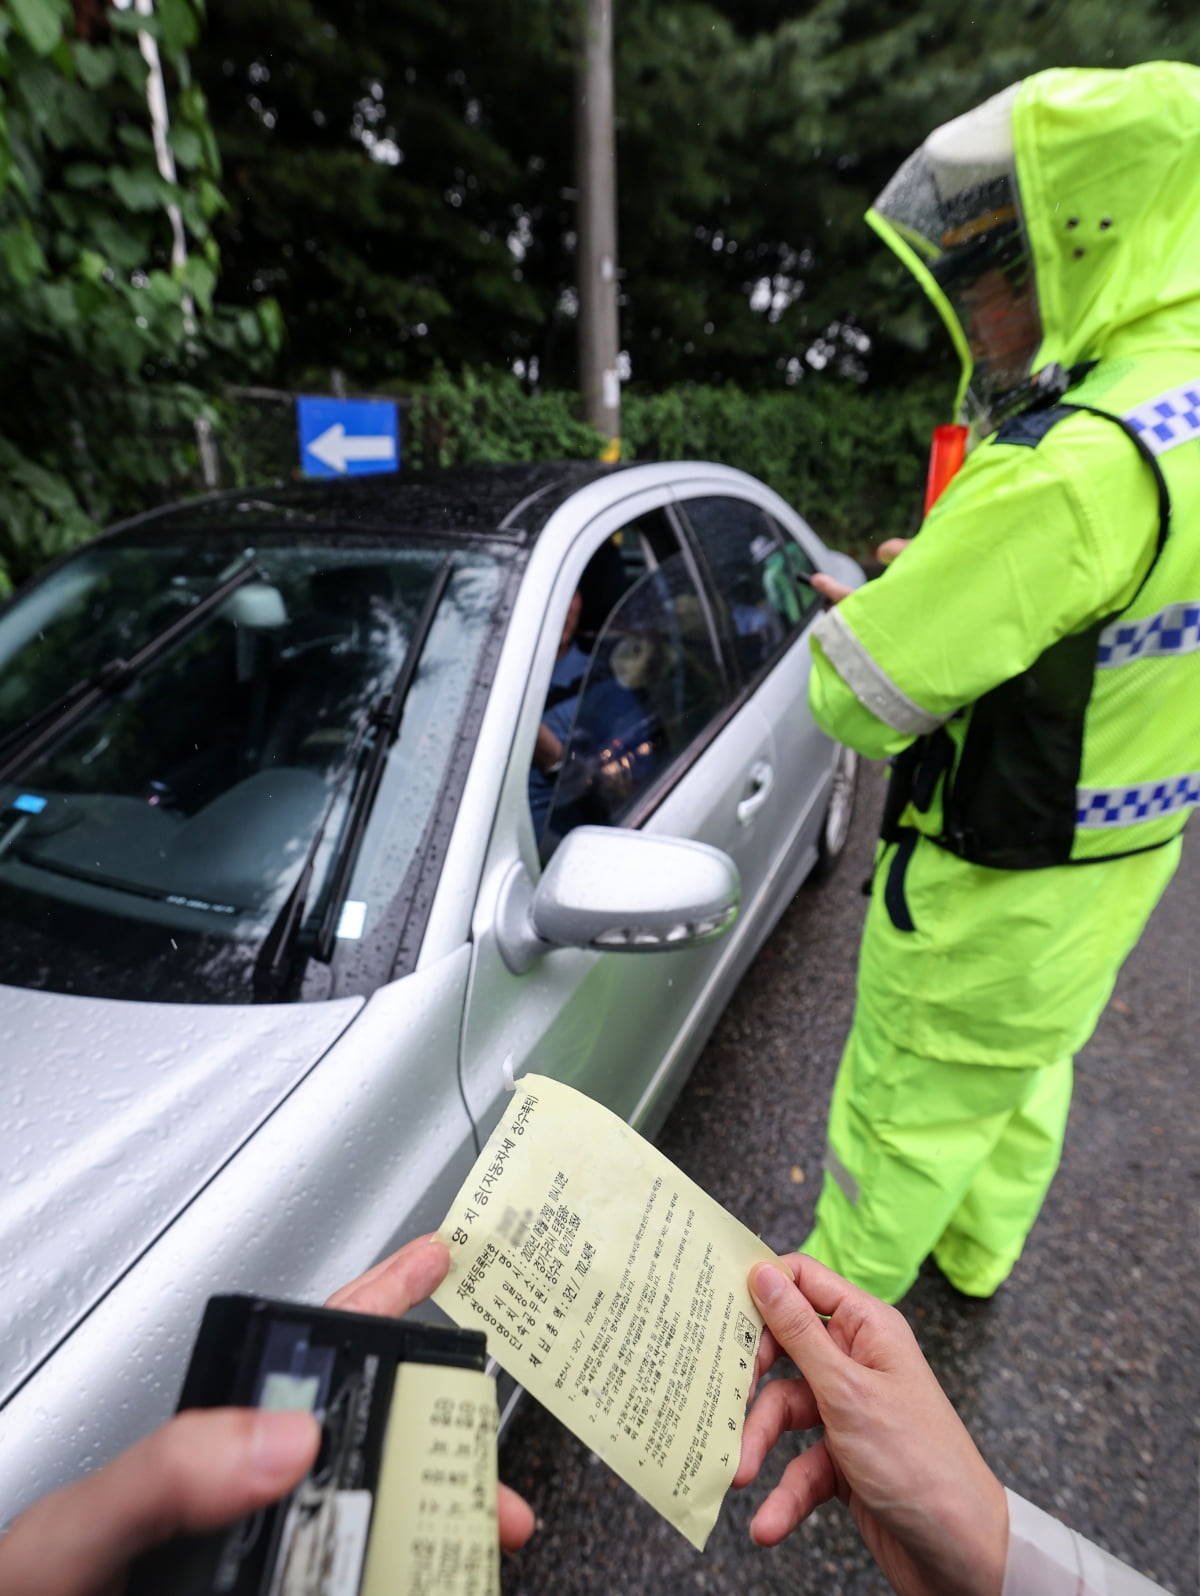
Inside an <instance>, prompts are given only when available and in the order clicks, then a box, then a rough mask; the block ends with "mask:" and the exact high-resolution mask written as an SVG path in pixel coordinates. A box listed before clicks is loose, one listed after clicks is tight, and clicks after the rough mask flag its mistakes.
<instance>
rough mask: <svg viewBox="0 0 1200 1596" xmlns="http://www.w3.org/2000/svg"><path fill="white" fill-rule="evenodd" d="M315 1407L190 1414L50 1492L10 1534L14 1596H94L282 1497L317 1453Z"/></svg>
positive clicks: (1, 1570)
mask: <svg viewBox="0 0 1200 1596" xmlns="http://www.w3.org/2000/svg"><path fill="white" fill-rule="evenodd" d="M319 1441H320V1430H319V1429H318V1427H317V1425H316V1423H315V1422H314V1420H313V1419H311V1418H310V1417H309V1416H308V1414H306V1413H298V1412H257V1411H251V1410H248V1409H235V1408H214V1409H210V1410H207V1411H203V1412H201V1411H199V1410H196V1411H192V1412H188V1413H180V1414H177V1415H176V1416H175V1418H173V1419H171V1420H170V1422H169V1423H167V1424H164V1425H163V1426H162V1427H161V1429H158V1430H155V1431H154V1433H153V1434H152V1435H148V1436H147V1437H146V1439H145V1440H143V1441H139V1442H138V1443H137V1445H136V1446H132V1447H130V1449H129V1450H128V1451H127V1452H122V1453H121V1455H120V1456H119V1457H117V1458H114V1459H113V1461H112V1462H111V1463H109V1464H108V1465H107V1466H106V1467H105V1468H102V1469H98V1470H97V1471H96V1472H95V1473H94V1474H89V1475H86V1476H85V1477H84V1478H83V1479H82V1480H79V1481H77V1482H76V1483H75V1484H74V1485H68V1486H67V1487H66V1488H65V1489H63V1490H61V1491H57V1492H55V1494H54V1495H53V1496H47V1497H45V1498H43V1500H42V1501H40V1502H38V1503H36V1504H35V1505H34V1506H33V1507H31V1508H30V1509H29V1511H28V1512H27V1513H25V1514H24V1515H23V1516H22V1517H21V1518H19V1519H18V1520H17V1521H16V1523H15V1524H14V1525H13V1526H12V1528H11V1529H10V1530H9V1532H8V1534H7V1536H5V1538H4V1540H3V1541H0V1589H3V1591H4V1593H5V1596H92V1593H99V1592H100V1591H103V1590H106V1589H107V1588H108V1585H109V1582H110V1581H111V1580H113V1579H114V1578H115V1577H116V1576H117V1575H118V1574H120V1573H121V1571H122V1570H124V1569H125V1568H127V1567H128V1565H129V1563H130V1562H131V1561H132V1559H133V1558H134V1557H136V1556H137V1555H138V1554H139V1553H140V1552H144V1551H148V1550H149V1549H150V1547H152V1546H155V1545H157V1544H158V1543H159V1542H161V1541H164V1540H166V1539H168V1537H169V1536H171V1535H174V1534H179V1533H181V1532H183V1533H190V1534H195V1533H198V1532H200V1531H203V1530H208V1529H214V1528H217V1527H218V1526H220V1525H222V1524H229V1523H232V1522H233V1521H234V1520H235V1519H238V1518H241V1517H242V1516H243V1514H246V1513H250V1512H253V1511H254V1510H255V1509H257V1508H260V1507H263V1506H265V1505H266V1504H267V1503H268V1502H272V1501H276V1500H277V1499H278V1498H279V1497H280V1496H282V1495H283V1494H284V1492H285V1491H287V1490H289V1489H290V1488H291V1487H292V1486H293V1485H295V1484H296V1483H297V1482H298V1481H299V1479H300V1478H301V1477H302V1475H303V1474H304V1472H305V1470H306V1469H308V1468H309V1467H310V1466H311V1464H312V1462H313V1459H314V1458H315V1456H316V1453H317V1446H318V1444H319Z"/></svg>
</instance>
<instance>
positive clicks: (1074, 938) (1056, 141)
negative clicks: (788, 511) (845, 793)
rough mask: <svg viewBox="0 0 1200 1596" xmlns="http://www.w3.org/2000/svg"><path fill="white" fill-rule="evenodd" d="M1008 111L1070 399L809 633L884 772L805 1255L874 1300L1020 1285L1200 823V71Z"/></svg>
mask: <svg viewBox="0 0 1200 1596" xmlns="http://www.w3.org/2000/svg"><path fill="white" fill-rule="evenodd" d="M1011 117H1012V129H1011V138H1012V146H1013V151H1014V161H1015V182H1016V188H1017V191H1018V194H1019V211H1020V215H1021V219H1022V221H1023V225H1024V228H1025V230H1026V233H1027V237H1028V247H1029V251H1030V254H1031V257H1032V270H1033V281H1034V283H1035V285H1036V295H1037V309H1038V314H1039V317H1040V331H1041V343H1040V346H1039V347H1038V348H1037V350H1036V353H1035V354H1034V356H1033V359H1032V363H1031V364H1032V371H1033V372H1034V374H1035V376H1036V374H1037V373H1039V372H1043V373H1044V372H1046V371H1048V370H1049V369H1051V368H1052V367H1054V366H1058V367H1061V368H1062V370H1063V371H1064V372H1067V371H1069V372H1070V373H1071V377H1070V379H1069V380H1068V381H1066V382H1063V383H1060V384H1059V385H1058V389H1057V391H1056V390H1055V389H1054V388H1053V386H1051V387H1050V388H1049V390H1047V389H1045V388H1044V387H1043V388H1042V389H1031V390H1030V393H1031V397H1032V398H1033V399H1034V400H1035V403H1034V404H1032V405H1030V406H1029V407H1027V408H1024V409H1018V410H1017V412H1016V413H1015V414H1010V416H1009V418H1008V419H1007V420H1006V421H1004V422H1003V424H1002V425H1000V426H999V428H998V430H995V431H993V432H992V433H991V435H990V436H988V437H987V438H986V439H984V440H983V441H980V442H978V444H977V446H976V447H975V448H974V449H973V450H972V451H971V453H970V454H969V456H968V458H967V461H966V463H965V465H964V466H963V468H962V470H961V472H960V473H959V475H958V476H957V477H956V478H955V479H954V481H953V482H952V483H951V484H950V486H949V487H948V488H947V490H946V491H945V492H944V494H943V495H942V497H941V498H940V499H939V500H938V502H937V504H936V505H935V507H934V508H933V510H932V511H931V512H930V514H929V516H928V517H927V519H926V521H925V524H924V526H923V527H922V530H921V533H920V536H919V537H918V538H917V539H916V540H915V541H914V542H913V544H912V545H911V547H909V548H908V549H907V550H906V551H905V552H904V553H903V554H902V555H901V556H900V558H899V559H898V560H897V561H896V562H895V564H894V565H893V566H892V567H890V568H889V570H888V571H887V572H886V573H885V575H884V576H883V577H882V579H881V580H879V581H877V582H873V583H871V584H869V585H868V586H867V587H865V588H863V589H860V590H859V591H858V592H856V593H853V594H852V595H851V596H850V597H848V598H847V599H845V600H844V601H843V602H842V604H840V605H839V606H838V607H837V609H835V610H833V611H831V612H830V613H829V614H828V615H826V616H825V617H824V618H823V619H822V621H821V622H820V623H819V624H818V626H817V627H816V629H815V633H814V639H813V659H814V670H813V675H812V681H811V688H810V700H811V704H812V708H813V712H814V714H815V715H816V717H817V720H818V721H819V722H820V724H821V725H822V726H823V727H824V728H825V730H826V731H828V732H829V733H830V734H831V735H832V736H833V737H835V738H837V739H838V740H839V741H841V742H844V743H846V744H848V745H850V746H851V747H853V748H856V749H858V750H859V752H861V753H863V754H866V755H868V756H870V757H873V758H880V757H883V756H888V755H898V756H900V757H899V759H898V761H897V775H896V776H895V777H894V778H893V780H894V783H895V786H894V789H893V793H892V802H891V804H890V809H891V813H890V816H889V819H888V823H887V827H886V830H885V840H884V842H883V843H882V844H881V850H880V856H879V859H878V862H877V868H876V872H875V878H874V886H873V892H872V901H871V905H870V909H869V912H868V920H867V927H866V931H865V933H864V940H863V947H862V954H861V962H860V968H859V982H858V1003H857V1010H856V1016H855V1023H854V1029H853V1031H852V1034H851V1037H850V1039H849V1042H848V1043H847V1048H846V1053H845V1056H844V1058H843V1062H842V1067H841V1071H840V1073H839V1078H838V1082H837V1085H836V1087H835V1093H834V1102H833V1106H832V1109H831V1115H830V1127H829V1153H828V1158H827V1174H826V1180H825V1185H824V1189H823V1191H822V1194H821V1198H820V1201H819V1204H818V1210H817V1224H816V1228H815V1230H814V1231H813V1233H812V1235H811V1236H810V1237H809V1240H808V1242H807V1243H806V1248H807V1250H809V1251H812V1252H815V1253H816V1254H817V1255H818V1256H819V1257H821V1258H823V1259H824V1260H825V1261H826V1262H828V1263H830V1264H831V1265H832V1266H833V1267H835V1268H837V1269H838V1270H840V1271H841V1272H843V1273H845V1274H848V1275H849V1276H850V1277H851V1278H853V1279H854V1280H856V1281H857V1282H858V1283H859V1284H860V1285H862V1286H865V1287H866V1288H868V1289H869V1290H872V1291H874V1292H876V1293H877V1294H879V1295H881V1296H883V1297H885V1298H887V1299H888V1300H892V1301H894V1300H895V1299H896V1298H897V1297H898V1296H900V1295H901V1294H902V1293H903V1292H904V1291H905V1290H906V1289H907V1287H908V1285H909V1284H910V1283H911V1281H912V1279H913V1277H914V1276H915V1274H916V1271H917V1269H918V1267H919V1265H920V1262H921V1260H922V1259H923V1258H924V1256H925V1255H926V1254H927V1253H929V1252H930V1251H932V1252H933V1253H934V1256H935V1258H936V1260H937V1262H938V1263H939V1265H940V1266H941V1267H942V1269H943V1271H944V1272H945V1273H946V1274H947V1276H948V1277H949V1279H950V1280H951V1281H952V1283H953V1284H954V1285H956V1286H957V1287H958V1288H959V1289H960V1290H962V1291H964V1292H966V1293H968V1294H971V1295H979V1296H987V1295H990V1294H991V1293H992V1292H993V1291H994V1290H995V1289H996V1287H997V1286H998V1285H999V1283H1000V1282H1001V1281H1002V1280H1003V1279H1004V1278H1005V1276H1006V1275H1007V1274H1008V1272H1009V1271H1010V1270H1011V1268H1012V1267H1013V1265H1014V1263H1015V1262H1016V1260H1017V1258H1018V1257H1019V1255H1020V1252H1021V1248H1022V1245H1023V1243H1024V1240H1025V1237H1026V1234H1027V1232H1028V1230H1029V1229H1030V1227H1031V1225H1032V1224H1033V1221H1034V1219H1035V1218H1036V1216H1037V1213H1038V1210H1039V1208H1040V1206H1041V1202H1042V1199H1043V1197H1044V1195H1045V1191H1046V1189H1047V1187H1048V1185H1049V1182H1050V1180H1051V1179H1052V1178H1053V1174H1054V1171H1055V1168H1056V1167H1057V1163H1058V1158H1059V1155H1060V1151H1061V1144H1062V1137H1063V1134H1064V1132H1065V1125H1066V1114H1067V1108H1068V1106H1069V1101H1070V1089H1071V1057H1072V1055H1073V1054H1074V1053H1075V1052H1076V1051H1077V1050H1078V1049H1079V1048H1080V1047H1081V1046H1082V1045H1083V1043H1084V1042H1086V1040H1087V1039H1088V1037H1089V1036H1090V1035H1091V1032H1092V1030H1093V1028H1094V1026H1095V1024H1096V1021H1097V1019H1098V1017H1099V1015H1100V1013H1101V1011H1102V1009H1103V1008H1104V1006H1105V1004H1106V1002H1107V1000H1108V998H1109V995H1110V993H1111V990H1112V986H1113V983H1114V981H1115V979H1116V975H1117V972H1118V970H1119V968H1120V966H1121V963H1122V961H1123V960H1124V958H1125V957H1126V955H1127V954H1128V953H1129V951H1130V949H1131V948H1132V947H1133V946H1134V944H1135V943H1136V941H1137V938H1138V936H1139V935H1140V933H1141V930H1142V928H1143V926H1144V924H1145V922H1146V919H1147V918H1148V916H1149V914H1150V911H1151V910H1152V909H1153V907H1154V905H1155V903H1156V902H1157V901H1158V899H1159V897H1160V896H1161V894H1162V892H1163V890H1164V888H1165V886H1166V885H1167V882H1168V881H1169V880H1170V877H1171V875H1172V873H1173V871H1174V869H1175V867H1176V864H1177V862H1178V857H1179V848H1180V841H1179V835H1180V832H1181V830H1182V827H1183V825H1184V823H1185V821H1186V819H1187V817H1188V815H1189V813H1190V812H1191V809H1192V808H1193V807H1195V806H1196V805H1197V804H1200V187H1198V186H1197V182H1196V174H1197V170H1198V169H1200V69H1197V68H1194V67H1190V66H1185V65H1180V64H1175V63H1168V62H1157V63H1151V64H1148V65H1144V66H1140V67H1134V68H1131V69H1129V70H1127V71H1124V72H1107V71H1083V70H1079V71H1074V70H1072V71H1067V70H1062V71H1052V72H1046V73H1041V74H1039V75H1037V76H1036V77H1032V78H1029V79H1026V80H1025V82H1024V83H1022V84H1021V85H1020V88H1019V90H1018V91H1017V93H1016V96H1015V99H1014V100H1013V101H1012V110H1011ZM997 214H998V213H997ZM871 220H872V221H873V224H874V225H875V226H876V227H877V229H878V230H879V231H880V232H881V233H883V234H884V236H885V237H887V238H888V240H889V242H891V243H892V244H893V247H895V248H896V249H897V252H898V253H900V254H901V255H902V257H903V258H905V259H906V260H907V261H908V262H909V264H910V265H912V266H913V268H914V270H915V271H916V273H917V275H918V277H920V278H921V280H922V283H923V285H924V286H925V287H926V289H927V290H928V291H930V292H931V294H932V295H933V297H934V298H935V302H937V303H938V306H939V309H940V310H941V311H942V313H943V315H944V317H945V319H946V320H947V324H948V325H949V326H950V327H951V329H952V331H953V332H954V336H955V341H956V343H957V344H958V345H959V347H960V350H962V352H963V353H964V356H965V360H966V373H965V377H966V379H968V380H969V378H970V366H971V357H970V353H969V350H968V349H967V344H966V339H965V336H964V334H963V331H962V329H961V326H960V324H959V323H958V321H957V319H956V317H955V315H954V311H953V309H952V308H951V307H950V305H949V304H948V303H947V302H946V299H945V297H944V296H943V295H941V293H940V291H939V289H938V287H937V284H936V282H934V280H933V278H932V277H931V275H930V273H929V271H928V269H927V263H926V262H925V261H924V260H922V259H921V257H920V253H919V252H918V251H916V250H914V249H913V247H912V242H911V239H910V238H909V237H906V236H905V235H904V234H903V232H901V231H898V230H895V229H892V228H891V227H890V226H889V224H888V222H887V219H886V218H883V217H880V216H874V217H872V218H871ZM1064 388H1065V391H1063V389H1064ZM1046 391H1049V393H1050V394H1051V396H1052V397H1051V401H1050V402H1048V403H1046V402H1043V403H1040V404H1038V403H1036V400H1037V398H1038V397H1039V396H1040V395H1041V394H1043V393H1045V392H1046ZM960 397H961V395H960ZM1096 411H1100V412H1103V414H1096V413H1094V412H1096Z"/></svg>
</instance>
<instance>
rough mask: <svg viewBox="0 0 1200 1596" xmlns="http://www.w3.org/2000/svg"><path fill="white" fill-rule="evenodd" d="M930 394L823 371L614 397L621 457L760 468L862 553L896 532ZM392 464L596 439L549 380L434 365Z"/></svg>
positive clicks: (570, 448)
mask: <svg viewBox="0 0 1200 1596" xmlns="http://www.w3.org/2000/svg"><path fill="white" fill-rule="evenodd" d="M943 403H944V396H943V394H942V393H941V391H940V385H939V384H937V383H930V382H926V383H925V384H923V385H920V386H919V387H918V388H916V389H915V390H914V391H913V392H911V393H910V394H909V395H908V398H907V402H906V403H904V404H898V403H897V402H896V401H895V398H894V397H893V396H889V395H887V394H886V393H883V392H872V391H871V390H869V389H863V388H861V387H859V386H857V385H855V384H850V383H843V382H836V381H832V380H831V381H829V382H826V383H822V384H815V383H814V384H810V385H807V386H805V387H803V388H800V389H788V388H784V389H775V390H773V391H767V392H760V393H757V394H747V393H744V392H743V391H742V390H740V389H738V388H734V387H732V386H730V385H727V386H724V387H706V386H696V387H692V386H682V387H676V388H670V389H668V390H666V391H665V392H663V393H659V394H648V395H642V396H640V397H639V396H638V395H631V396H627V398H626V401H625V405H624V437H623V440H622V445H623V457H624V458H625V459H626V460H688V459H691V460H717V461H720V462H722V463H723V464H725V465H731V466H737V467H738V468H739V469H741V470H743V471H749V472H750V473H751V474H752V475H754V476H757V477H760V478H762V480H763V481H765V482H768V483H770V485H771V486H772V487H773V488H775V489H776V491H777V492H778V493H780V494H782V495H783V497H784V498H785V499H787V500H788V501H789V502H790V503H791V504H794V505H795V506H796V508H797V509H798V510H800V511H801V513H802V514H803V515H805V516H806V517H807V519H808V520H809V521H811V523H812V524H813V526H814V527H815V528H816V530H817V531H818V532H819V533H820V535H821V536H822V537H823V538H824V539H825V540H826V541H827V542H828V543H830V544H832V545H834V546H835V547H838V548H844V549H848V550H851V551H852V552H855V553H858V554H865V553H866V552H867V551H868V550H869V549H870V548H872V547H873V546H874V544H875V543H877V542H878V541H880V540H881V539H882V538H885V537H893V536H899V537H903V536H906V535H908V534H910V533H911V532H912V531H913V529H914V525H915V522H916V518H917V514H918V510H919V505H920V497H921V492H922V489H923V486H924V475H925V463H926V457H927V451H928V440H929V430H930V428H931V426H932V425H933V424H934V422H935V421H937V420H938V419H939V418H940V409H939V407H940V406H941V405H942V404H943ZM404 434H405V437H404V444H403V448H404V455H405V463H406V465H409V466H454V465H465V464H468V463H471V462H475V461H482V460H537V459H595V458H596V457H597V456H598V455H599V453H600V451H601V449H602V448H603V445H604V441H605V440H604V439H603V438H602V437H601V436H600V435H599V433H597V432H595V431H593V429H592V428H591V427H588V426H586V425H584V424H583V423H582V422H581V421H580V419H579V401H578V399H577V398H576V396H575V395H573V394H569V393H565V392H562V391H556V392H550V393H543V394H540V395H536V396H534V395H530V394H529V393H527V392H526V391H525V390H524V389H523V387H522V385H521V384H520V383H519V382H518V381H517V379H516V378H514V377H512V376H511V375H509V374H507V373H500V374H496V373H492V374H478V373H475V372H470V371H468V372H466V373H464V374H463V377H462V379H461V380H459V381H454V380H452V379H451V378H449V377H448V376H447V375H446V374H445V373H444V372H441V373H438V374H437V376H436V377H435V379H434V381H433V382H431V383H430V384H429V386H428V387H426V388H424V389H422V390H420V391H419V392H417V393H414V394H413V395H411V397H410V400H409V403H408V408H407V411H406V415H405V426H404Z"/></svg>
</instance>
